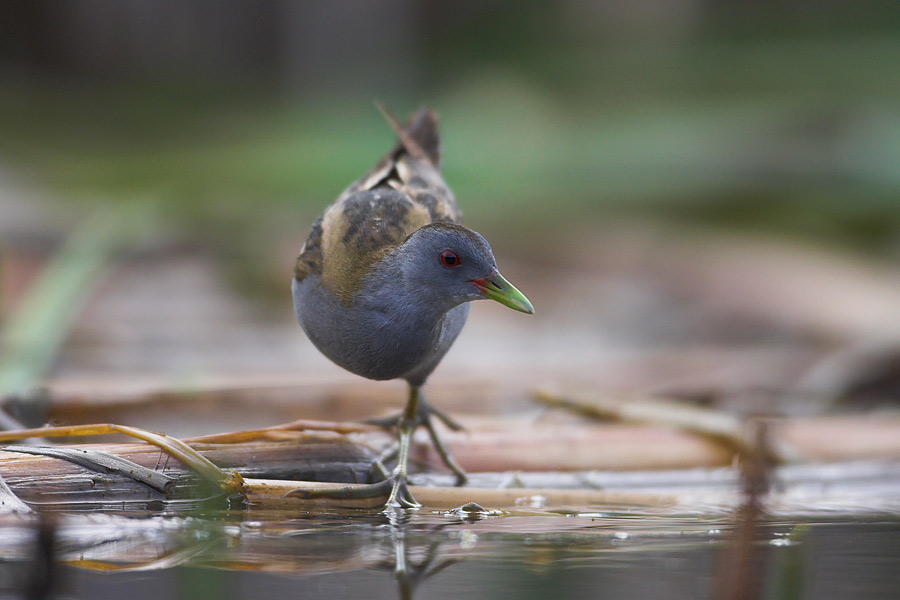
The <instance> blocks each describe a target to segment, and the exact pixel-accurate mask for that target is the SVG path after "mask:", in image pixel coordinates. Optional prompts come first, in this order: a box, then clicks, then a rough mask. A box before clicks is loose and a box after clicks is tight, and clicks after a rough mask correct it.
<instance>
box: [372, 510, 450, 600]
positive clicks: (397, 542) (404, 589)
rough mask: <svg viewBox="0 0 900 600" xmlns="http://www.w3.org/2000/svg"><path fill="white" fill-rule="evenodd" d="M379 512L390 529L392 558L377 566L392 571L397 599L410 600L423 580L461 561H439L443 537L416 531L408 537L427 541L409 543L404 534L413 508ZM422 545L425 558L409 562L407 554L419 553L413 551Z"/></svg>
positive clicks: (413, 515)
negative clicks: (415, 543) (395, 582)
mask: <svg viewBox="0 0 900 600" xmlns="http://www.w3.org/2000/svg"><path fill="white" fill-rule="evenodd" d="M383 514H384V515H385V517H386V519H387V526H388V527H389V528H390V540H391V544H392V545H393V551H394V552H393V560H387V561H384V562H383V563H382V564H381V565H379V568H381V569H384V570H390V571H392V572H393V575H394V579H395V580H396V581H397V591H398V596H399V597H400V599H401V600H411V599H412V598H413V596H414V594H415V592H416V589H417V588H418V587H419V585H420V584H421V583H422V582H423V581H425V580H426V579H428V578H430V577H431V576H433V575H436V574H437V573H440V572H441V571H443V570H444V569H446V568H448V567H450V566H452V565H454V564H456V563H459V562H462V559H460V558H445V559H443V560H440V554H441V547H442V546H444V545H445V543H446V541H445V538H444V537H435V536H431V535H421V532H419V531H417V532H416V535H415V536H413V537H412V539H424V540H427V542H426V543H424V544H419V545H418V546H415V545H412V544H410V542H409V539H410V538H409V537H408V536H407V533H408V532H409V530H410V528H411V527H412V522H413V521H414V519H415V514H416V511H411V510H402V509H400V510H397V509H387V510H385V511H384V513H383ZM451 524H452V523H450V522H448V523H446V524H440V525H437V526H435V525H432V526H430V527H429V529H430V530H434V531H436V530H439V529H443V528H444V527H446V526H448V525H451ZM422 547H424V548H425V552H424V554H425V557H424V558H423V559H422V560H420V561H418V562H416V561H413V560H412V559H411V556H412V555H414V554H421V552H417V550H419V549H420V548H422Z"/></svg>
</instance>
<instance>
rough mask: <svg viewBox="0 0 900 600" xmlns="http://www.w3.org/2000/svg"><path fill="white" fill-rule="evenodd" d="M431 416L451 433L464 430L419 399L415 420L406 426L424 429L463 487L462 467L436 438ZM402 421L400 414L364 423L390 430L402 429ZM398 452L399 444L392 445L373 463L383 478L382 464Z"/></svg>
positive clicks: (367, 420) (448, 417) (437, 437)
mask: <svg viewBox="0 0 900 600" xmlns="http://www.w3.org/2000/svg"><path fill="white" fill-rule="evenodd" d="M432 415H434V416H435V417H437V418H438V419H439V420H440V421H441V422H442V423H443V424H444V425H446V426H447V427H448V428H449V429H451V430H452V431H463V430H464V429H465V428H464V427H463V426H462V425H460V424H459V423H458V422H457V421H455V420H454V419H452V418H451V417H450V416H448V415H447V414H446V413H444V412H443V411H441V410H439V409H437V408H434V407H432V406H431V405H430V404H428V403H427V402H425V401H424V398H420V399H419V405H418V410H417V411H416V415H415V418H414V419H413V421H412V423H408V425H411V428H412V431H415V429H416V428H417V427H419V426H420V425H421V426H422V427H424V428H425V430H426V431H428V437H430V438H431V443H432V444H433V445H434V449H435V451H436V452H437V453H438V456H440V457H441V461H442V462H443V463H444V464H445V465H446V466H447V468H448V469H450V471H452V472H453V474H454V475H455V476H456V485H458V486H459V485H464V484H465V483H466V482H467V481H468V477H467V476H466V472H465V471H463V469H462V467H460V466H459V464H458V463H457V462H456V460H454V459H453V456H452V455H451V454H450V452H449V451H448V450H447V448H446V447H445V446H444V444H443V442H442V441H441V438H440V437H439V436H438V433H437V430H436V429H435V428H434V422H433V421H432V419H431V416H432ZM403 421H404V415H403V414H402V413H401V414H400V415H399V416H393V415H392V416H389V417H379V418H375V419H366V421H365V422H366V423H369V424H372V425H378V426H379V427H384V428H386V429H390V428H393V427H402V424H403ZM398 450H399V443H397V444H394V445H393V446H391V447H390V448H389V449H388V450H387V451H386V452H385V453H384V454H382V455H381V457H380V458H379V460H378V461H376V462H375V464H374V467H375V468H376V469H379V470H380V471H381V473H382V476H383V477H385V478H387V477H388V476H387V473H386V470H385V469H384V467H383V464H384V463H385V462H388V461H390V460H392V459H393V458H395V457H396V456H397V453H398Z"/></svg>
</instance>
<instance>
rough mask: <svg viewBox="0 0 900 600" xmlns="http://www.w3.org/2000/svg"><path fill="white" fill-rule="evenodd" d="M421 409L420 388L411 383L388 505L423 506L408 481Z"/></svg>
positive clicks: (400, 431) (401, 418)
mask: <svg viewBox="0 0 900 600" xmlns="http://www.w3.org/2000/svg"><path fill="white" fill-rule="evenodd" d="M419 409H420V406H419V388H418V387H416V386H414V385H410V386H409V399H408V400H407V401H406V408H404V409H403V414H402V415H401V417H400V422H399V423H398V424H397V429H398V430H399V434H398V438H399V442H400V448H399V452H398V454H397V466H395V467H394V470H393V472H392V473H391V480H392V481H393V487H392V488H391V495H390V496H388V501H387V506H392V507H402V508H414V507H417V506H421V505H420V504H419V503H418V502H416V500H415V498H413V496H412V494H411V493H410V491H409V482H408V468H409V446H410V444H411V443H412V436H413V433H415V431H416V427H417V426H418V425H419V421H418V417H419Z"/></svg>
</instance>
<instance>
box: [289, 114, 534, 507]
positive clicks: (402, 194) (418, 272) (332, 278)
mask: <svg viewBox="0 0 900 600" xmlns="http://www.w3.org/2000/svg"><path fill="white" fill-rule="evenodd" d="M377 106H378V108H379V110H380V111H381V112H382V114H383V116H384V118H385V120H386V121H387V123H388V124H389V125H390V127H391V128H392V129H393V131H394V133H395V134H396V136H397V138H398V141H397V143H396V145H395V146H394V147H393V148H392V149H391V150H390V151H389V152H388V153H387V154H386V155H385V156H384V157H383V158H382V159H381V160H380V161H379V162H378V163H377V164H376V165H375V166H374V167H373V168H372V169H371V170H370V171H369V172H368V173H367V174H366V175H365V176H363V177H362V178H360V179H359V180H357V181H356V182H354V183H353V184H351V185H350V186H349V187H348V188H347V189H346V190H345V191H344V192H343V193H342V194H340V196H339V197H338V198H337V200H336V201H335V202H334V203H333V204H331V205H330V206H329V207H328V208H326V209H325V211H324V212H323V213H322V214H321V216H319V218H318V219H316V221H315V222H314V223H313V225H312V228H311V230H310V233H309V235H308V237H307V239H306V241H305V243H304V244H303V246H302V247H301V249H300V253H299V256H298V257H297V261H296V264H295V267H294V277H293V280H292V282H291V292H292V296H293V305H294V313H295V316H296V318H297V321H298V322H299V324H300V326H301V327H302V329H303V330H304V332H305V333H306V335H307V337H308V338H309V339H310V341H312V343H313V345H314V346H315V347H316V348H317V349H318V350H319V351H320V352H321V353H322V354H324V355H325V356H326V357H327V358H329V359H330V360H331V361H333V362H334V363H336V364H337V365H339V366H340V367H343V368H344V369H346V370H347V371H350V372H351V373H355V374H356V375H360V376H362V377H365V378H368V379H372V380H391V379H404V380H406V382H407V383H408V397H407V402H406V406H405V408H404V409H403V411H402V412H401V414H400V416H399V418H396V419H393V420H392V422H391V424H392V425H396V427H397V436H398V439H397V444H396V445H395V446H394V447H393V448H392V449H391V450H390V451H389V453H387V454H386V455H384V456H382V460H383V461H387V460H391V459H393V458H396V466H395V467H394V468H393V469H392V470H391V471H388V470H387V469H385V468H384V467H383V466H382V465H383V462H382V460H379V461H376V465H379V466H380V469H381V471H382V476H383V480H382V481H381V482H380V483H375V484H366V485H361V486H346V487H338V488H330V489H327V490H321V489H317V490H310V491H307V492H304V493H303V495H306V496H310V495H312V496H318V497H321V496H331V497H367V496H368V497H375V496H380V495H382V494H385V493H387V490H388V488H389V489H390V493H389V494H388V498H387V502H386V504H385V506H386V507H392V508H398V507H399V508H416V507H418V506H420V505H419V503H418V502H416V500H415V498H414V497H413V495H412V493H411V492H410V490H409V483H408V468H409V467H408V462H409V450H410V443H411V439H412V435H413V433H414V432H415V430H416V428H417V427H418V426H420V425H421V426H424V427H425V428H426V429H427V430H428V433H429V435H430V437H431V440H432V443H433V444H434V446H435V449H436V450H437V452H438V453H439V455H440V456H441V458H442V459H443V460H444V462H445V464H446V465H447V466H448V467H449V468H450V469H451V470H452V471H453V472H454V473H455V474H456V476H457V483H458V484H460V485H461V484H463V483H464V482H465V481H466V476H465V473H464V472H463V470H462V469H461V468H460V467H459V465H457V464H456V462H455V461H454V460H453V458H452V456H450V454H449V453H448V452H447V450H446V449H445V448H444V446H443V444H442V443H441V441H440V438H439V437H438V436H437V433H436V432H435V429H434V426H433V424H432V416H435V417H437V418H439V419H440V420H441V421H443V422H444V423H445V424H446V425H448V426H449V427H450V428H452V429H460V428H461V427H460V426H459V425H458V424H457V423H456V422H455V421H454V420H453V419H451V418H450V417H449V416H448V415H446V414H444V413H443V412H441V411H439V410H437V409H436V408H433V407H431V406H430V405H429V403H428V402H427V401H426V400H425V397H424V395H423V394H422V393H421V388H422V386H423V385H424V384H425V382H426V380H427V379H428V376H429V375H430V374H431V373H432V371H434V369H435V368H436V367H437V366H438V364H439V363H440V362H441V359H442V358H443V357H444V355H445V354H446V353H447V351H448V350H449V349H450V347H451V346H452V344H453V342H454V341H455V340H456V338H457V336H458V335H459V334H460V331H461V330H462V328H463V325H465V322H466V318H467V317H468V314H469V306H470V304H469V303H470V302H471V301H474V300H481V299H490V300H494V301H496V302H499V303H500V304H503V305H505V306H507V307H509V308H512V309H513V310H516V311H519V312H523V313H527V314H534V307H533V306H532V304H531V302H530V301H529V300H528V299H527V298H526V297H525V296H524V295H523V294H522V293H521V292H520V291H519V290H517V289H516V288H515V287H514V286H513V285H512V284H511V283H509V282H508V281H507V280H506V279H505V278H504V277H503V276H502V275H501V274H500V271H499V270H498V268H497V262H496V260H495V258H494V254H493V251H492V249H491V246H490V245H489V244H488V242H487V240H485V239H484V237H483V236H482V235H481V234H479V233H477V232H475V231H474V230H472V229H469V228H468V227H465V226H464V225H462V223H461V220H462V215H461V212H460V210H459V208H458V207H457V204H456V200H455V198H454V196H453V194H452V193H451V191H450V189H449V188H448V187H447V184H446V183H445V182H444V179H443V177H442V175H441V170H440V164H441V149H440V136H439V132H438V117H437V115H436V113H435V112H434V111H433V110H431V109H430V108H427V107H426V108H421V109H419V110H418V111H416V112H415V113H414V114H413V115H412V116H411V117H410V118H409V119H408V120H407V122H406V123H405V124H401V123H400V122H399V121H398V120H397V119H396V118H395V117H394V116H393V115H392V114H391V113H390V112H389V111H388V110H387V109H386V108H384V107H383V106H382V105H380V104H377ZM382 424H384V425H386V424H387V423H385V422H382Z"/></svg>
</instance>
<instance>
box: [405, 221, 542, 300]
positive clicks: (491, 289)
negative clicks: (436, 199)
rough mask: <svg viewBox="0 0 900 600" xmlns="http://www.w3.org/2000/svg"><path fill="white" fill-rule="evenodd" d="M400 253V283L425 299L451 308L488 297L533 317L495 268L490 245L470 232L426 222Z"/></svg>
mask: <svg viewBox="0 0 900 600" xmlns="http://www.w3.org/2000/svg"><path fill="white" fill-rule="evenodd" d="M398 250H400V252H401V256H400V261H401V269H402V272H403V277H404V279H405V280H406V281H407V282H408V283H409V284H410V285H411V286H413V288H414V289H415V290H416V292H417V293H419V294H421V295H423V296H427V297H429V298H432V299H433V300H434V301H437V302H441V303H446V304H447V305H448V306H451V307H452V306H456V305H458V304H462V303H463V302H468V301H470V300H480V299H483V298H488V299H490V300H495V301H497V302H499V303H500V304H503V305H505V306H508V307H509V308H512V309H514V310H517V311H520V312H524V313H528V314H534V307H533V306H532V305H531V302H529V301H528V298H526V297H525V296H524V295H523V294H522V292H520V291H519V290H517V289H516V288H515V287H514V286H513V285H512V284H511V283H509V282H508V281H507V280H506V279H505V278H504V277H503V276H502V275H501V274H500V271H498V270H497V261H496V260H495V259H494V253H493V252H492V251H491V247H490V245H489V244H488V243H487V241H486V240H485V239H484V238H483V237H482V236H481V235H480V234H478V233H477V232H475V231H472V230H471V229H468V228H466V227H463V226H462V225H456V224H453V223H446V222H437V223H430V224H428V225H425V226H424V227H422V228H420V229H418V230H416V231H415V232H414V233H413V234H412V235H410V236H409V238H407V240H406V241H405V242H404V243H403V244H402V245H401V246H400V248H398Z"/></svg>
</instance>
